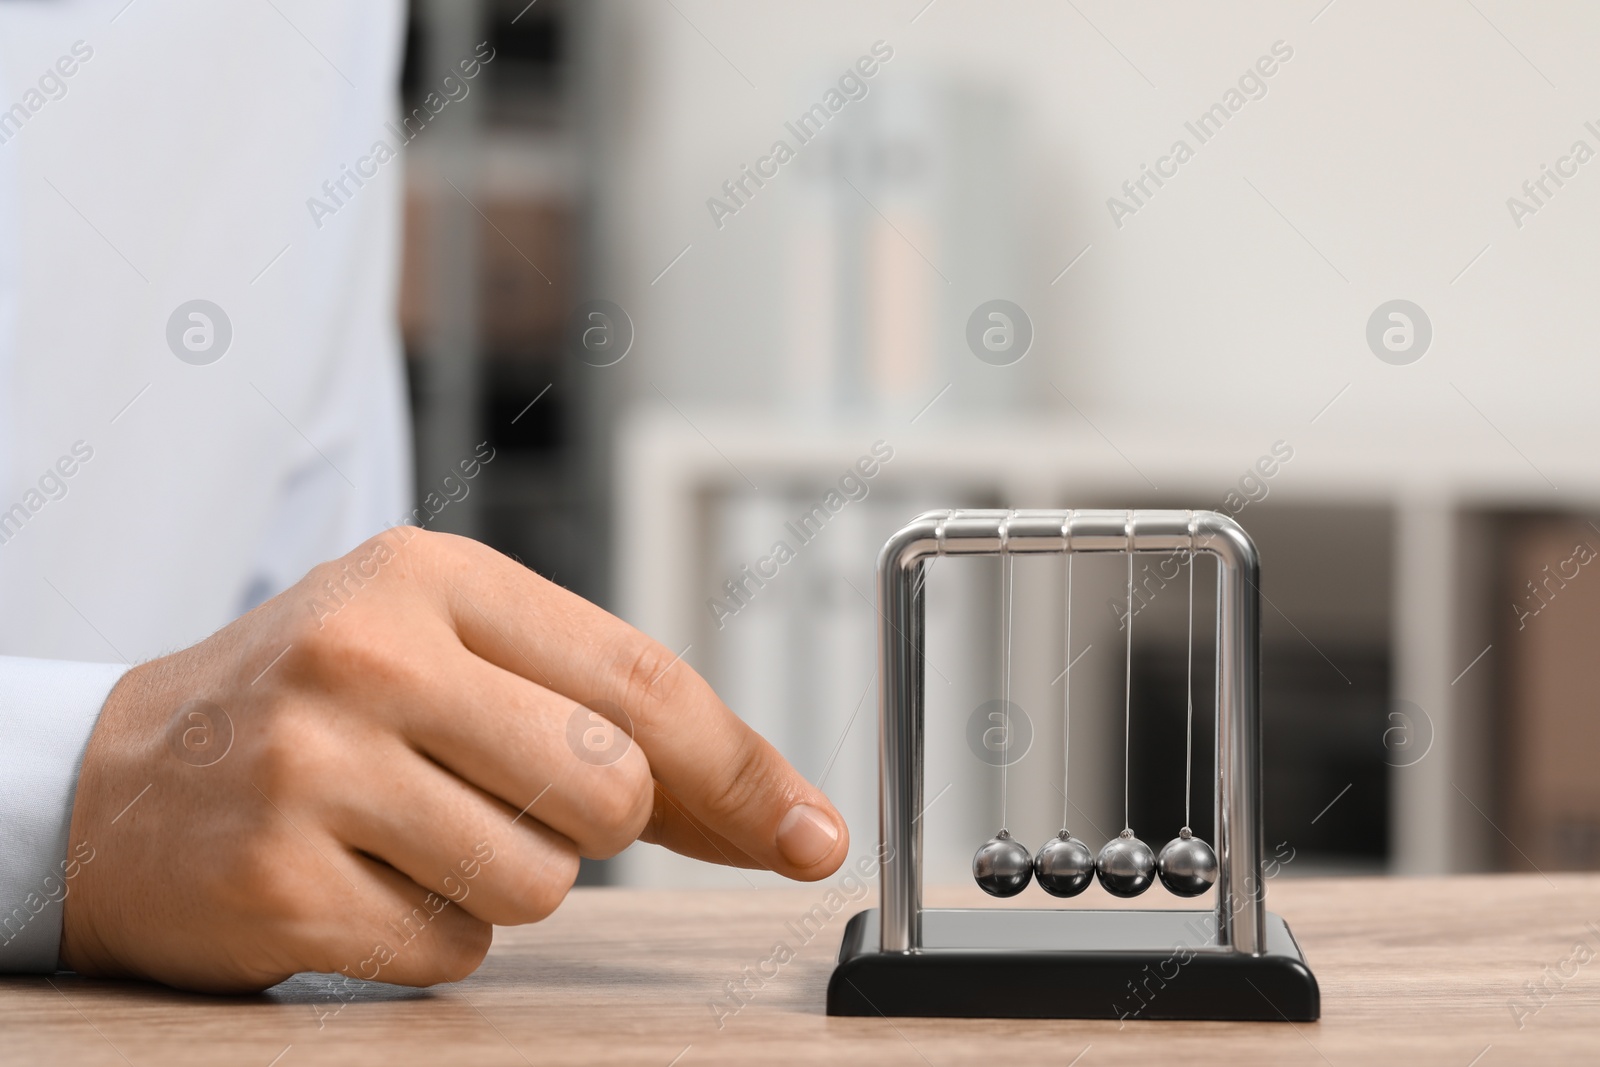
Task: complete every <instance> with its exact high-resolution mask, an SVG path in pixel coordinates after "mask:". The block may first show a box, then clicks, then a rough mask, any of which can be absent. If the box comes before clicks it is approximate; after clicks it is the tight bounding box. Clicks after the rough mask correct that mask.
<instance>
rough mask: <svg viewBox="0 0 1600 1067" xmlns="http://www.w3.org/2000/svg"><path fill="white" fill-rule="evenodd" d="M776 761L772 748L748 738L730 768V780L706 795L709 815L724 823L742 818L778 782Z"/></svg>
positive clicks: (753, 737) (760, 740)
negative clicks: (768, 786)
mask: <svg viewBox="0 0 1600 1067" xmlns="http://www.w3.org/2000/svg"><path fill="white" fill-rule="evenodd" d="M776 758H777V754H776V753H775V752H774V751H773V749H772V747H771V746H770V745H768V744H767V743H766V742H765V741H763V740H762V739H761V738H760V737H759V736H757V735H756V734H753V733H752V734H747V735H746V736H745V737H744V739H743V740H742V741H741V742H740V744H739V750H738V752H737V753H735V755H734V757H733V759H732V760H731V761H730V762H729V764H728V770H729V774H728V777H727V778H726V779H724V780H723V782H721V783H720V784H719V786H718V787H717V788H715V789H713V790H712V791H711V792H710V793H709V794H708V795H707V797H706V799H705V813H706V815H708V816H710V817H711V818H712V819H715V820H718V821H722V820H730V819H733V818H735V817H737V816H738V815H740V814H742V813H743V812H744V811H745V810H746V809H748V808H749V806H750V804H751V803H752V802H753V801H754V800H756V799H757V797H758V796H759V795H760V793H761V791H762V790H763V789H765V788H766V787H767V785H768V783H770V782H773V781H777V780H779V776H778V774H777V768H776V767H775V766H774V761H775V759H776Z"/></svg>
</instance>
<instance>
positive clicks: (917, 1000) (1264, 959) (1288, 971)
mask: <svg viewBox="0 0 1600 1067" xmlns="http://www.w3.org/2000/svg"><path fill="white" fill-rule="evenodd" d="M1215 929H1216V928H1215V921H1214V917H1213V915H1212V913H1211V912H1209V911H1147V910H1143V909H1137V910H1121V911H1088V910H1077V909H1065V910H1057V911H1028V910H1023V909H1020V908H985V909H971V910H966V909H962V910H928V911H924V912H923V913H922V931H923V938H922V939H923V945H924V947H923V949H922V951H920V952H915V953H900V952H888V953H886V952H882V951H880V950H879V948H878V943H879V942H878V911H877V909H876V908H873V909H870V910H868V911H864V912H861V913H860V914H858V915H855V916H853V917H852V918H851V919H850V922H849V924H848V925H847V926H846V927H845V932H844V943H843V944H842V945H841V946H840V948H839V963H838V966H837V967H836V968H835V969H834V972H833V977H832V978H830V979H829V980H828V1014H829V1015H868V1016H922V1017H933V1018H968V1019H1130V1020H1132V1019H1225V1020H1242V1021H1262V1022H1310V1021H1313V1020H1315V1019H1316V1018H1317V1016H1318V1015H1319V1014H1321V1010H1322V1005H1321V999H1322V998H1321V994H1320V992H1319V991H1318V989H1317V980H1316V978H1315V976H1313V975H1312V973H1311V969H1310V968H1309V967H1307V966H1306V961H1305V957H1304V956H1303V955H1302V954H1301V952H1300V946H1299V945H1297V944H1295V940H1294V936H1293V935H1292V934H1290V933H1289V927H1288V925H1287V924H1286V923H1285V922H1284V921H1283V920H1282V919H1281V918H1279V917H1278V916H1276V915H1274V914H1272V913H1270V912H1269V913H1267V922H1266V935H1267V937H1266V941H1267V951H1266V952H1265V953H1263V954H1262V955H1260V956H1246V955H1242V954H1239V953H1235V952H1231V951H1225V950H1219V949H1218V948H1217V947H1216V932H1215Z"/></svg>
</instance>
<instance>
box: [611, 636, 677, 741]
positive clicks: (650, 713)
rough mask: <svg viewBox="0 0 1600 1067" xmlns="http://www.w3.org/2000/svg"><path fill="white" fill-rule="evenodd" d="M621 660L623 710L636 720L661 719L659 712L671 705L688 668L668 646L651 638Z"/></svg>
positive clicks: (625, 654)
mask: <svg viewBox="0 0 1600 1067" xmlns="http://www.w3.org/2000/svg"><path fill="white" fill-rule="evenodd" d="M621 658H622V661H623V663H624V667H623V678H622V694H623V699H622V706H623V707H624V708H626V709H627V710H628V712H629V714H631V715H633V716H635V717H636V719H637V720H639V721H641V722H644V723H649V722H651V721H653V720H654V719H656V718H658V717H659V716H658V714H657V712H658V711H659V709H661V708H663V707H666V706H667V705H669V704H671V703H672V700H673V698H674V696H675V695H676V694H677V692H678V690H679V686H680V685H681V684H682V683H681V681H680V679H681V678H682V676H683V675H684V674H685V673H687V667H684V666H683V664H681V663H680V662H679V657H677V656H675V655H674V654H673V653H671V652H670V651H668V650H667V648H666V646H665V645H661V644H658V643H657V642H655V641H652V640H650V639H649V638H644V639H643V640H642V641H641V642H640V643H639V644H637V645H636V646H634V647H631V648H629V649H627V650H626V651H624V652H623V653H622V656H621ZM680 668H681V669H680Z"/></svg>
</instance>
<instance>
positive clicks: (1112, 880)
mask: <svg viewBox="0 0 1600 1067" xmlns="http://www.w3.org/2000/svg"><path fill="white" fill-rule="evenodd" d="M1094 869H1095V873H1096V874H1097V875H1099V876H1100V884H1101V885H1102V886H1104V887H1105V890H1106V892H1107V893H1110V894H1111V895H1112V896H1114V897H1136V896H1138V895H1139V894H1140V893H1143V892H1144V891H1145V890H1146V889H1149V888H1150V883H1151V882H1153V881H1155V873H1156V854H1155V853H1154V852H1151V851H1150V846H1149V845H1147V844H1145V843H1144V842H1143V841H1140V840H1139V839H1138V838H1137V837H1134V836H1133V831H1132V830H1124V831H1122V833H1121V834H1119V835H1118V836H1117V837H1116V838H1114V839H1112V840H1111V841H1108V842H1106V847H1105V848H1102V849H1101V850H1100V855H1099V856H1098V857H1097V858H1096V859H1095V861H1094Z"/></svg>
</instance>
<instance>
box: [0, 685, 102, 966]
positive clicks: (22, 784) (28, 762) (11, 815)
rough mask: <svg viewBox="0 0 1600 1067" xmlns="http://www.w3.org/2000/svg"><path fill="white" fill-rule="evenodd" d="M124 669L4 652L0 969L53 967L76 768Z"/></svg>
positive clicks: (67, 872) (71, 871)
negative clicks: (103, 706) (21, 656)
mask: <svg viewBox="0 0 1600 1067" xmlns="http://www.w3.org/2000/svg"><path fill="white" fill-rule="evenodd" d="M127 669H128V668H127V667H125V666H123V665H121V664H107V663H70V662H66V661H64V660H43V659H18V658H14V657H5V656H0V972H9V973H17V972H35V973H36V972H41V971H53V970H55V969H56V966H57V960H58V958H59V953H60V949H61V901H63V900H65V899H66V896H67V894H68V893H70V892H71V891H72V882H71V876H72V875H76V874H77V872H78V869H79V866H80V864H78V863H76V862H74V861H70V860H69V858H68V855H67V852H68V842H67V831H68V829H69V828H70V827H71V825H72V800H73V796H74V795H75V793H76V792H77V788H78V770H79V768H80V767H81V766H82V764H83V753H84V750H85V749H86V748H87V747H88V745H89V735H90V734H91V733H92V732H93V731H94V726H95V722H96V721H97V720H98V719H99V717H100V708H101V705H103V704H104V703H105V700H106V697H107V695H109V694H110V692H111V688H112V686H114V685H116V684H117V681H118V679H120V678H121V677H122V675H123V673H124V672H125V671H127ZM85 855H92V853H91V852H86V853H85ZM78 859H80V860H81V859H82V857H81V856H80V857H78Z"/></svg>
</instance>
